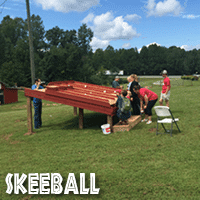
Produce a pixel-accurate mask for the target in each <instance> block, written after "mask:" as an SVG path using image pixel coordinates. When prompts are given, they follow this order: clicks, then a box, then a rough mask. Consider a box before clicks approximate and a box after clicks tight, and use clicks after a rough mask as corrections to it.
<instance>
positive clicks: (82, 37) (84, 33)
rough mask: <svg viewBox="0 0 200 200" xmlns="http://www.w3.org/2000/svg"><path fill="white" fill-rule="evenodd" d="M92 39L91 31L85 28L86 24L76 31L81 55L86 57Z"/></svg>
mask: <svg viewBox="0 0 200 200" xmlns="http://www.w3.org/2000/svg"><path fill="white" fill-rule="evenodd" d="M92 38H93V32H92V30H91V29H90V28H87V25H86V24H82V26H81V27H80V28H79V29H78V45H79V47H80V49H81V51H82V54H83V55H86V54H87V53H89V52H90V51H91V50H92V49H91V46H90V42H91V40H92Z"/></svg>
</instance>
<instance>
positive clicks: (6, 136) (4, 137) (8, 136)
mask: <svg viewBox="0 0 200 200" xmlns="http://www.w3.org/2000/svg"><path fill="white" fill-rule="evenodd" d="M12 135H13V134H12V133H11V134H9V135H3V139H4V140H9V138H10V137H11V136H12Z"/></svg>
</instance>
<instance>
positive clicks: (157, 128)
mask: <svg viewBox="0 0 200 200" xmlns="http://www.w3.org/2000/svg"><path fill="white" fill-rule="evenodd" d="M156 135H158V122H157V128H156Z"/></svg>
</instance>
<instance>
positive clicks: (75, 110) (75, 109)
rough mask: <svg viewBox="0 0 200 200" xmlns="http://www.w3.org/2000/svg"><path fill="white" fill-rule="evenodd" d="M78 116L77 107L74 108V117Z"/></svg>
mask: <svg viewBox="0 0 200 200" xmlns="http://www.w3.org/2000/svg"><path fill="white" fill-rule="evenodd" d="M76 115H77V107H74V116H76Z"/></svg>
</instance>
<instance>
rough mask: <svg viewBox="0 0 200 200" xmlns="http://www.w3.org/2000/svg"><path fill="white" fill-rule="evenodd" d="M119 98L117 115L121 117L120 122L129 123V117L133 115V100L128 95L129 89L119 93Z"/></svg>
mask: <svg viewBox="0 0 200 200" xmlns="http://www.w3.org/2000/svg"><path fill="white" fill-rule="evenodd" d="M117 96H118V99H117V102H116V106H117V107H118V110H117V117H118V118H119V123H120V124H122V123H123V122H125V124H128V121H127V120H128V118H130V117H131V102H130V100H129V99H128V98H127V97H126V96H127V91H126V90H122V92H121V93H117Z"/></svg>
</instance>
